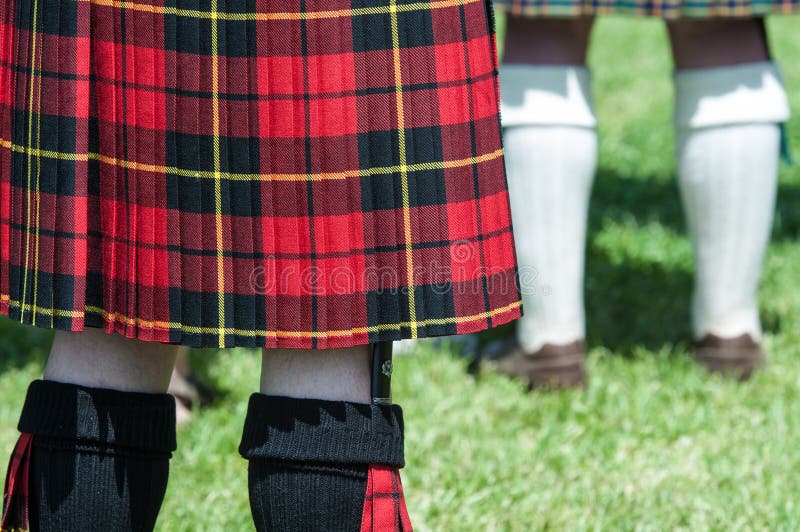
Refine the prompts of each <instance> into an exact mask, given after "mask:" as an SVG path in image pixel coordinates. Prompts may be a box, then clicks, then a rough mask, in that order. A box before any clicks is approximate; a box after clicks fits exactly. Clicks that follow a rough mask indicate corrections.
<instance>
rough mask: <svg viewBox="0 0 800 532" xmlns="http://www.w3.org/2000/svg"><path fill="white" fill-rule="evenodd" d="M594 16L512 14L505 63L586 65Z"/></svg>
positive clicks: (508, 26) (507, 27) (507, 29)
mask: <svg viewBox="0 0 800 532" xmlns="http://www.w3.org/2000/svg"><path fill="white" fill-rule="evenodd" d="M593 24H594V18H591V17H584V18H576V19H529V18H523V17H509V18H508V24H507V26H506V48H505V50H506V51H505V55H504V56H503V63H505V64H530V65H585V64H586V50H587V48H588V45H589V35H590V33H591V30H592V25H593Z"/></svg>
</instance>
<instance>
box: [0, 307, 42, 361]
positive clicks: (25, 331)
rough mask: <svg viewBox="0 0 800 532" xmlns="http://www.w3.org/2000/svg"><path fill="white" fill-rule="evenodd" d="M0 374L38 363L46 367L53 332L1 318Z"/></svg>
mask: <svg viewBox="0 0 800 532" xmlns="http://www.w3.org/2000/svg"><path fill="white" fill-rule="evenodd" d="M0 339H2V340H0V372H3V371H6V370H9V369H14V368H21V367H24V366H27V365H28V364H30V363H31V362H32V361H36V362H38V363H40V364H41V365H42V367H44V363H45V361H46V360H47V353H48V352H49V351H50V344H51V343H52V342H53V332H52V331H50V330H47V329H40V328H37V327H33V326H30V325H23V324H21V323H19V322H16V321H12V320H10V319H8V318H6V317H4V316H3V317H0Z"/></svg>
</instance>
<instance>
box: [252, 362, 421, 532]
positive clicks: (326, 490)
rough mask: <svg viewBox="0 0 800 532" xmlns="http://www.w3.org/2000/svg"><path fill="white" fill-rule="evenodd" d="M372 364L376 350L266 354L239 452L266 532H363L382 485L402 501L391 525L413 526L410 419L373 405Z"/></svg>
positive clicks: (392, 408) (388, 407) (259, 526)
mask: <svg viewBox="0 0 800 532" xmlns="http://www.w3.org/2000/svg"><path fill="white" fill-rule="evenodd" d="M370 361H371V353H370V349H369V346H359V347H354V348H348V349H334V350H327V351H311V350H285V349H282V350H265V351H264V355H263V366H262V376H261V393H259V394H253V396H252V397H251V399H250V405H249V409H248V414H247V421H246V422H245V428H244V435H243V437H242V443H241V446H240V452H241V453H242V456H244V457H245V458H247V459H248V460H249V461H250V465H249V488H250V504H251V509H252V511H253V518H254V520H255V523H256V528H257V529H258V530H259V531H263V530H290V529H291V530H320V531H322V530H360V529H362V528H361V525H362V518H364V516H365V513H369V512H365V504H367V503H370V504H371V503H372V500H373V498H372V497H367V493H368V491H370V490H372V489H374V487H375V485H376V484H375V483H380V482H382V481H388V482H389V485H390V486H392V485H394V486H395V487H396V488H395V491H394V498H393V499H392V500H395V501H397V503H396V504H395V505H393V506H392V508H393V510H392V511H396V512H397V515H392V514H391V513H390V514H388V515H385V516H383V517H385V518H388V519H389V521H390V522H391V521H392V519H394V518H395V517H397V518H398V519H400V522H403V523H405V525H404V526H408V516H407V513H406V510H405V503H404V502H403V500H402V489H401V488H400V479H399V474H398V468H400V467H402V466H403V433H402V411H401V410H400V408H399V407H398V406H396V405H371V404H370V400H371V397H370V395H371V394H370V379H371V372H370V370H371V364H370ZM372 519H373V520H375V519H380V516H376V515H372ZM369 529H370V530H371V528H369ZM391 529H392V530H394V528H391ZM408 529H409V530H410V528H408ZM376 530H377V529H376ZM403 530H405V528H403Z"/></svg>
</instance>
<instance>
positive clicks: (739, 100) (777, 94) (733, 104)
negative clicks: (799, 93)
mask: <svg viewBox="0 0 800 532" xmlns="http://www.w3.org/2000/svg"><path fill="white" fill-rule="evenodd" d="M675 92H676V94H675V124H676V126H677V127H678V128H681V129H698V128H706V127H717V126H725V125H732V124H777V123H781V122H785V121H786V120H788V119H789V116H790V110H789V99H788V97H787V95H786V91H785V90H784V88H783V81H782V79H781V74H780V70H779V69H778V66H777V65H776V64H775V63H772V62H769V61H765V62H759V63H746V64H741V65H733V66H724V67H714V68H692V69H684V70H678V71H676V72H675Z"/></svg>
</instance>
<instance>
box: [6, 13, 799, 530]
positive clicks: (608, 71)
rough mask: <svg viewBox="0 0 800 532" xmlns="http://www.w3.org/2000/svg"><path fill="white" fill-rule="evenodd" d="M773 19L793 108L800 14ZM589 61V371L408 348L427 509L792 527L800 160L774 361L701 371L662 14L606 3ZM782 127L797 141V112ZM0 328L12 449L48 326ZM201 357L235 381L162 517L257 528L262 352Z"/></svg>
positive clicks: (486, 516) (187, 455)
mask: <svg viewBox="0 0 800 532" xmlns="http://www.w3.org/2000/svg"><path fill="white" fill-rule="evenodd" d="M499 25H500V26H501V28H502V20H499ZM769 26H770V36H771V42H772V46H773V50H774V53H775V56H776V57H777V59H778V60H779V61H780V62H781V64H782V66H783V69H784V74H785V79H786V83H787V86H788V88H789V90H790V92H791V95H792V107H793V109H794V111H795V113H796V114H797V115H798V116H800V32H799V31H798V28H799V27H800V17H797V16H795V17H784V18H775V19H772V20H770V22H769ZM590 63H591V65H592V67H593V68H594V72H595V78H594V83H595V87H594V88H595V96H596V99H597V106H598V114H599V118H600V123H601V126H600V138H601V144H600V147H601V156H600V170H599V173H598V177H597V181H596V184H595V189H594V197H593V204H592V211H591V217H590V219H591V222H590V223H591V227H590V234H589V244H588V246H589V247H588V249H589V254H588V263H587V305H588V316H589V321H588V326H589V330H588V341H589V346H590V348H591V353H590V359H589V367H590V371H591V375H590V377H591V381H590V386H589V388H588V389H587V390H586V391H584V392H559V393H552V394H548V393H534V394H528V393H526V392H525V391H524V389H523V386H522V385H521V384H519V383H515V382H509V381H506V380H504V379H502V378H499V377H496V376H492V375H485V376H482V377H481V378H480V379H478V380H475V379H473V378H472V377H469V376H468V375H467V373H466V364H467V362H466V361H465V360H464V359H462V358H461V357H459V356H458V354H457V352H456V351H457V348H456V347H455V346H449V345H448V344H445V345H444V348H443V349H441V350H439V349H435V348H434V347H432V346H431V345H430V344H427V343H426V344H423V345H422V346H421V347H420V349H419V350H418V352H417V353H415V354H414V355H413V356H410V357H402V358H400V359H398V360H397V372H396V375H397V376H396V378H395V387H396V390H395V391H396V394H395V395H396V400H397V401H398V402H399V403H401V404H402V405H403V406H404V408H405V411H406V418H407V430H408V433H407V460H408V467H407V469H406V470H405V472H404V479H405V480H404V482H405V489H406V494H407V499H408V504H409V509H410V512H411V516H412V520H413V521H414V523H415V527H416V529H418V530H437V531H438V530H458V531H472V530H475V531H479V530H521V531H522V530H539V529H557V530H564V529H566V530H582V529H622V530H634V529H635V530H659V529H687V530H727V529H744V530H748V529H753V530H755V529H759V530H763V529H772V530H787V531H788V530H799V529H800V503H799V502H798V500H797V494H798V493H800V435H798V430H799V429H798V428H799V427H800V387H799V386H800V372H798V369H797V368H798V365H797V361H798V359H800V352H799V351H800V348H798V339H800V330H798V327H797V325H798V319H799V318H800V290H798V281H800V245H798V235H800V168H798V167H788V166H784V168H783V169H782V173H781V189H780V196H779V203H778V212H777V218H776V223H775V228H774V234H773V241H772V244H771V246H770V251H769V257H768V259H767V264H766V273H765V278H764V283H763V291H762V295H761V307H762V313H763V318H764V322H765V329H766V345H767V347H768V348H769V350H770V352H771V361H770V366H769V367H768V368H767V369H766V370H765V371H764V372H762V373H760V374H759V375H757V376H756V377H755V378H754V379H753V380H752V381H751V382H748V383H745V384H738V383H736V382H732V381H729V380H725V379H720V378H711V377H708V376H706V375H705V374H704V373H703V372H702V371H701V370H700V369H698V368H697V367H695V366H694V365H693V364H692V363H690V362H689V360H688V359H687V357H686V353H687V347H688V343H687V338H688V333H689V329H688V320H689V316H688V306H689V295H690V290H691V276H692V257H691V249H690V244H689V242H688V240H687V239H686V235H685V228H684V223H683V217H682V213H681V210H680V204H679V199H678V194H677V189H676V186H675V179H674V173H675V168H674V163H673V132H672V128H671V123H670V115H671V110H672V87H671V83H670V74H671V63H670V57H669V53H668V47H667V40H666V34H665V30H664V28H663V25H662V24H661V23H660V22H658V21H653V20H630V19H617V18H606V19H602V20H601V21H600V22H599V23H598V25H597V28H596V31H595V34H594V37H593V45H592V51H591V57H590ZM788 130H789V133H790V137H791V139H792V143H793V145H794V146H795V149H796V152H797V154H800V119H797V118H796V119H794V120H792V122H790V123H789V127H788ZM0 334H2V338H3V342H2V344H0V369H2V372H0V390H2V396H1V397H2V398H1V399H0V449H4V450H5V452H9V451H10V450H11V448H12V446H13V443H14V441H15V439H16V437H17V432H16V430H15V425H16V421H17V416H18V414H19V409H20V407H21V404H22V401H23V398H24V393H25V389H26V387H27V384H28V382H29V381H30V380H31V379H34V378H38V377H39V376H40V375H41V371H42V366H43V363H44V360H45V353H46V351H47V349H48V346H49V342H50V338H51V337H50V334H49V333H47V332H43V331H38V330H34V329H30V328H23V327H21V326H19V325H16V324H13V323H11V322H9V321H8V320H0ZM193 358H194V361H195V362H196V366H198V367H199V369H200V372H201V374H202V375H204V376H205V377H206V378H208V379H209V380H211V381H213V382H214V383H216V384H217V385H218V386H220V387H221V388H222V389H223V390H224V391H225V396H224V398H223V399H222V400H221V401H220V402H219V404H218V405H217V406H215V407H214V408H212V409H210V410H208V411H204V412H201V413H197V414H196V418H195V420H194V421H193V422H192V423H191V424H190V425H189V426H188V427H186V428H185V429H183V430H182V431H181V432H180V435H179V450H178V451H177V453H176V454H175V457H174V459H173V460H172V473H171V479H170V485H169V490H168V493H167V498H166V501H165V503H164V507H163V511H162V514H161V517H160V519H159V525H158V528H159V530H170V531H172V530H179V531H200V530H251V529H252V525H251V522H250V517H249V506H248V501H247V478H246V463H245V462H244V461H243V460H242V459H240V458H239V457H238V455H237V453H236V448H237V445H238V441H239V436H240V431H241V423H242V420H243V418H244V413H245V408H246V401H247V397H248V395H249V393H250V392H251V391H253V390H256V389H257V386H258V375H259V357H258V355H257V353H254V352H252V351H246V350H234V351H228V352H221V353H219V354H215V353H213V352H212V353H209V352H198V353H194V354H193ZM2 460H5V458H2ZM0 472H2V473H3V474H4V469H3V470H0Z"/></svg>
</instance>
